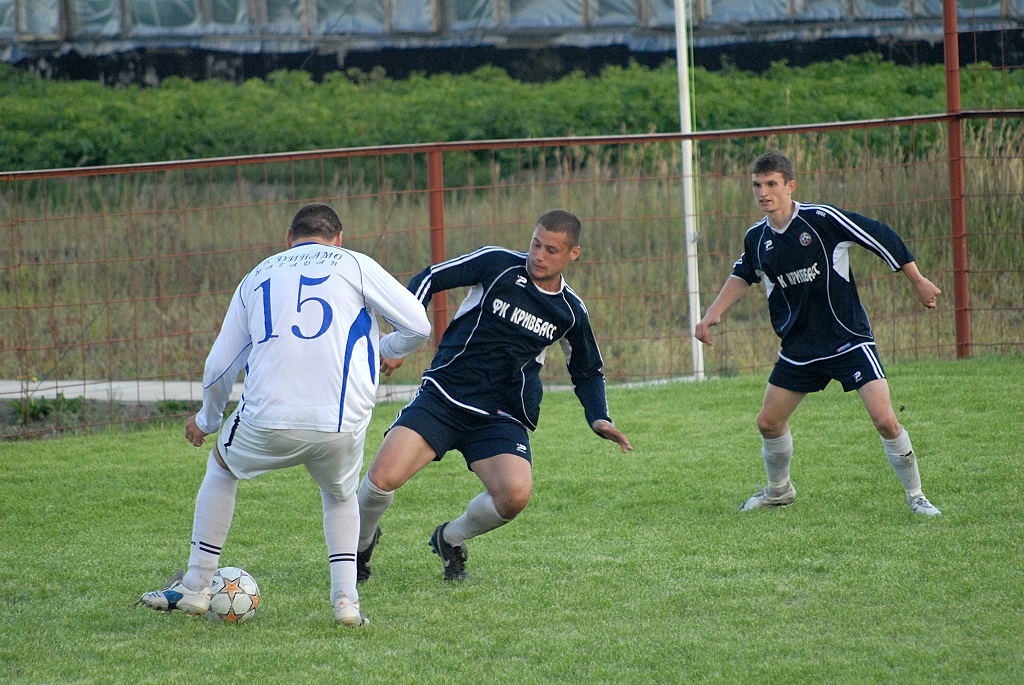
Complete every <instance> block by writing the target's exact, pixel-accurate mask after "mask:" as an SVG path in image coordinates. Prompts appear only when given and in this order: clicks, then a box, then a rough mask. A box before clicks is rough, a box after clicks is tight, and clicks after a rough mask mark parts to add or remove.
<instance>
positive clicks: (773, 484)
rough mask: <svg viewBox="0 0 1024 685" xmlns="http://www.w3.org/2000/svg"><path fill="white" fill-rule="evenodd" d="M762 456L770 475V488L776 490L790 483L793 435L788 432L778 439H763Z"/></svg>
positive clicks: (767, 472)
mask: <svg viewBox="0 0 1024 685" xmlns="http://www.w3.org/2000/svg"><path fill="white" fill-rule="evenodd" d="M761 456H762V457H763V458H764V470H765V473H766V474H767V475H768V487H769V488H774V489H776V490H778V489H781V488H784V487H786V484H787V483H789V462H790V461H792V459H793V434H792V433H791V432H789V431H788V430H787V431H786V432H785V434H783V435H780V436H779V437H777V438H761Z"/></svg>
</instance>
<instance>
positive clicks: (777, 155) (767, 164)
mask: <svg viewBox="0 0 1024 685" xmlns="http://www.w3.org/2000/svg"><path fill="white" fill-rule="evenodd" d="M775 171H777V172H779V173H780V174H782V180H783V181H785V182H786V183H789V182H790V181H792V180H793V162H791V161H790V160H789V157H787V156H786V155H784V154H782V153H781V152H774V151H773V152H766V153H764V154H763V155H761V156H760V157H758V158H757V159H755V160H754V163H753V164H751V165H750V175H751V176H757V175H759V174H770V173H772V172H775Z"/></svg>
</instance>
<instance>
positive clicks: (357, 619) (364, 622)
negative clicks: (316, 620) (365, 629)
mask: <svg viewBox="0 0 1024 685" xmlns="http://www.w3.org/2000/svg"><path fill="white" fill-rule="evenodd" d="M334 622H335V623H337V624H338V625H339V626H346V627H348V628H358V627H359V626H368V625H370V619H368V618H366V617H365V616H363V613H362V612H361V611H359V602H353V601H351V600H350V599H349V598H348V597H346V596H345V595H340V596H339V597H338V599H336V600H334Z"/></svg>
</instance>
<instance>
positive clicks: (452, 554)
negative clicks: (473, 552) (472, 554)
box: [430, 523, 469, 582]
mask: <svg viewBox="0 0 1024 685" xmlns="http://www.w3.org/2000/svg"><path fill="white" fill-rule="evenodd" d="M447 525H448V524H447V523H442V524H441V525H439V526H438V527H437V528H435V529H434V534H433V535H431V536H430V547H431V548H432V549H433V550H434V554H436V555H437V556H439V557H441V561H443V562H444V579H445V580H446V581H448V582H451V581H453V580H465V579H466V578H468V577H469V575H468V574H467V573H466V559H468V558H469V552H468V551H467V550H466V545H465V543H463V544H461V545H459V546H458V547H456V546H455V545H450V544H448V543H447V542H446V541H445V539H444V528H445V526H447Z"/></svg>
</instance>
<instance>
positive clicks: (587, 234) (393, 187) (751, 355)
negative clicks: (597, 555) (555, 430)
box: [0, 111, 1024, 437]
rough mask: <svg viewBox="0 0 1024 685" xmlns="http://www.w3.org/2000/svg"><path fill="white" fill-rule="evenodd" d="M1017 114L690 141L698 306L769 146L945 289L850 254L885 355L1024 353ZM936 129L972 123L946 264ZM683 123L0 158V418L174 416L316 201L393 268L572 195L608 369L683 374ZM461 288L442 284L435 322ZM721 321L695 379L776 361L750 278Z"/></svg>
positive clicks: (480, 241)
mask: <svg viewBox="0 0 1024 685" xmlns="http://www.w3.org/2000/svg"><path fill="white" fill-rule="evenodd" d="M1022 119H1024V112H1022V111H1007V112H1000V113H980V112H967V113H963V114H961V115H959V116H957V117H952V116H947V115H936V116H928V117H913V118H907V119H901V120H888V121H873V122H859V123H849V124H833V125H828V126H794V127H789V128H784V129H764V130H760V129H758V130H745V131H729V132H725V131H723V132H705V133H700V134H693V135H689V136H686V138H688V139H690V140H692V141H693V143H694V149H695V152H696V156H697V164H696V167H695V172H694V181H695V185H696V188H697V206H696V211H697V215H698V216H697V224H698V230H699V236H700V239H699V242H698V244H697V246H698V260H697V261H698V265H699V270H700V278H699V282H700V299H701V302H702V305H703V306H704V307H706V306H707V305H708V304H710V301H711V299H712V298H713V297H714V296H715V294H716V293H717V291H718V289H719V287H720V286H721V284H722V282H723V281H724V279H725V278H726V277H727V276H728V274H729V272H730V270H731V266H732V263H733V261H734V260H735V259H736V258H737V257H738V256H739V254H740V252H741V251H742V238H743V234H744V232H745V229H746V228H747V227H748V226H749V225H751V224H752V223H754V222H755V221H756V220H758V219H759V218H760V212H759V211H758V209H757V207H756V205H755V203H754V201H753V198H752V194H751V192H750V179H749V173H748V169H749V164H750V162H751V160H752V159H753V158H754V157H755V156H757V155H758V154H760V153H761V152H762V151H764V150H765V149H769V148H771V149H779V150H782V151H784V152H786V153H787V154H789V155H790V156H791V157H792V158H793V160H794V162H795V163H796V166H797V168H798V175H797V182H798V187H797V192H796V193H795V195H794V198H795V199H797V200H803V201H813V202H825V203H829V204H835V205H837V206H840V207H843V208H845V209H850V210H853V211H857V212H860V213H863V214H866V215H869V216H873V217H876V218H879V219H881V220H883V221H886V222H887V223H889V224H890V225H891V226H893V227H894V228H895V229H896V230H897V231H898V232H900V233H901V235H903V236H904V238H905V239H906V240H907V242H908V244H909V245H910V247H911V249H912V251H913V252H914V253H915V255H916V257H917V261H918V264H919V266H920V268H921V270H922V272H923V273H924V274H925V275H927V276H928V277H930V278H931V279H932V280H933V281H935V282H936V284H938V285H939V287H940V288H942V290H943V291H944V294H943V295H942V296H941V298H940V303H939V306H938V308H937V309H936V310H925V309H924V308H923V307H921V306H920V305H919V304H918V303H917V301H916V298H915V297H914V296H913V293H912V291H911V290H910V288H909V286H908V284H907V283H906V282H905V279H903V277H902V276H901V275H899V274H892V273H891V272H889V270H888V269H887V268H886V267H885V266H884V265H883V264H882V263H881V262H880V261H878V260H877V259H875V258H873V256H872V255H870V254H869V253H867V252H866V251H857V252H860V253H863V254H856V255H855V256H854V261H853V269H854V272H855V274H856V276H857V280H858V284H859V287H860V290H861V294H862V299H863V301H864V303H865V306H866V308H867V310H868V313H869V316H870V317H871V320H872V323H873V325H874V328H875V333H876V337H877V340H878V344H879V349H880V351H881V353H882V356H883V361H884V362H886V363H889V364H892V363H899V362H904V361H909V360H917V359H953V358H955V357H957V356H965V355H979V354H1020V353H1022V352H1024V193H1022V190H1021V189H1022V188H1024V127H1022V126H1021V121H1022ZM950 122H956V123H957V125H958V126H959V125H962V126H963V131H964V137H963V151H962V158H963V169H964V192H963V197H962V198H959V201H962V203H963V206H964V208H965V216H966V236H964V238H965V240H962V241H961V242H962V246H963V247H964V248H965V250H966V252H965V255H964V256H965V257H966V263H965V264H959V265H958V264H957V259H956V254H955V250H954V245H955V244H956V240H955V238H956V236H955V235H954V230H953V225H952V222H951V206H952V203H953V202H954V201H958V199H957V198H953V197H951V192H950V187H951V185H950V180H949V179H950V176H949V170H950V154H949V148H948V135H947V127H948V126H949V124H950ZM683 138H684V136H683V135H682V134H674V135H670V134H657V135H649V136H618V137H601V138H567V139H544V140H519V141H490V142H477V143H454V144H436V145H416V146H405V147H388V148H360V149H343V150H327V151H319V152H308V153H295V154H276V155H264V156H255V157H239V158H225V159H209V160H193V161H187V162H172V163H162V164H144V165H131V166H121V167H103V168H83V169H68V170H54V171H38V172H18V173H3V174H0V230H2V231H3V240H2V245H3V246H2V247H0V293H2V295H0V319H2V321H3V322H4V325H3V326H2V327H0V427H2V431H3V433H2V434H3V435H4V436H7V437H15V436H18V437H31V436H43V435H51V434H56V433H60V432H62V431H67V430H74V431H88V430H90V429H92V428H94V427H97V426H104V427H105V426H111V425H117V426H124V427H126V428H127V427H130V426H133V425H138V424H140V423H148V422H151V421H153V420H162V419H166V418H173V419H174V420H175V421H178V420H180V416H181V415H183V414H184V413H187V412H188V411H191V410H193V409H194V408H195V407H196V406H197V403H198V401H199V400H200V399H201V390H200V388H199V386H198V383H197V382H198V381H199V380H200V379H201V376H202V367H203V362H204V359H205V356H206V352H207V351H208V349H209V347H210V345H211V344H212V342H213V340H214V338H215V336H216V334H217V331H218V328H219V325H220V321H221V319H222V317H223V314H224V311H225V310H226V307H227V302H228V299H229V297H230V294H231V292H232V291H233V289H234V287H235V285H236V284H237V282H238V280H239V279H240V278H241V277H242V276H243V275H244V274H245V273H247V272H248V270H249V269H250V268H251V267H252V266H253V265H254V264H255V263H256V262H257V261H258V260H260V259H261V258H263V257H264V256H266V255H268V254H271V253H273V252H275V251H278V250H280V249H282V248H283V240H284V232H285V230H286V228H287V226H288V223H289V221H290V219H291V216H292V214H293V213H294V212H295V210H296V209H298V207H299V206H301V205H302V204H303V203H305V202H308V201H322V202H327V203H329V204H331V205H332V206H333V207H334V208H335V209H336V210H337V211H338V213H339V214H340V216H341V217H342V220H343V222H344V223H345V236H344V240H345V246H346V247H348V248H351V249H354V250H358V251H361V252H365V253H367V254H369V255H371V256H373V257H374V258H375V259H377V260H378V261H379V262H381V263H382V264H383V265H384V266H385V267H387V268H388V269H389V270H391V271H392V272H393V273H395V274H396V275H397V276H398V277H399V279H401V280H407V279H408V278H409V276H410V275H411V274H413V273H415V272H417V271H419V270H420V269H422V268H423V267H424V266H426V265H427V264H429V263H432V262H436V261H439V260H440V259H443V258H445V257H452V256H455V255H458V254H461V253H464V252H467V251H469V250H472V249H475V248H477V247H479V246H482V245H487V244H498V245H504V246H508V247H513V248H519V249H526V247H527V243H528V239H529V236H530V233H531V232H532V228H533V225H534V222H535V220H536V218H537V217H538V216H539V215H540V214H541V213H542V212H544V211H546V210H547V209H550V208H553V207H564V208H567V209H570V210H572V211H574V212H575V213H577V214H578V215H580V216H581V217H582V219H583V221H584V238H583V253H582V256H581V258H580V260H579V261H578V262H577V263H575V264H573V265H571V266H570V267H569V270H568V271H567V273H566V277H567V280H568V281H569V283H570V284H571V285H572V286H573V288H574V289H575V290H576V291H577V292H579V293H580V294H581V295H582V296H583V298H584V299H585V301H586V302H587V304H588V307H589V309H590V311H591V315H592V317H593V321H594V325H595V329H596V332H597V336H598V339H599V342H600V343H601V347H602V352H603V355H604V358H605V372H606V375H607V377H608V380H609V382H610V383H612V384H616V383H634V382H646V381H654V380H662V379H668V378H678V377H686V376H688V375H691V374H692V373H693V371H694V369H693V363H692V359H691V344H692V336H691V332H690V330H689V323H688V317H689V312H688V309H687V285H686V284H687V273H686V268H687V266H686V244H685V240H684V232H683V207H682V204H683V203H682V196H681V192H680V188H681V187H682V178H681V175H680V171H679V170H680V168H681V165H680V161H681V160H680V142H681V141H682V140H683ZM957 279H959V280H960V281H961V282H962V284H963V285H962V286H961V287H960V290H961V292H958V293H957V296H956V297H955V298H954V290H955V288H954V282H955V281H956V280H957ZM964 288H966V291H964ZM459 298H460V293H453V294H451V298H450V299H448V300H445V299H444V298H438V299H435V301H434V303H433V304H432V308H433V312H432V315H433V317H434V322H435V329H436V330H440V329H442V328H443V326H444V324H445V322H446V321H447V320H448V317H450V316H451V315H452V314H453V313H454V310H455V308H456V307H457V304H458V300H459ZM964 321H966V322H967V327H968V330H966V331H964V330H963V323H964ZM958 325H959V328H960V329H961V330H960V331H959V332H958ZM715 331H716V344H715V345H714V346H713V347H711V348H707V349H706V350H705V354H706V357H705V370H706V372H707V373H708V374H709V375H729V374H736V373H742V372H748V371H752V370H763V369H766V368H767V367H768V366H770V365H771V364H772V363H773V361H774V358H775V354H776V351H777V349H778V341H777V339H776V338H775V336H774V333H773V332H772V330H771V327H770V325H769V322H768V319H767V312H766V306H765V302H764V293H763V289H760V288H755V289H752V291H751V292H750V293H749V294H748V295H747V296H746V297H745V298H744V299H743V300H742V301H741V302H740V303H739V304H738V305H736V306H735V307H733V309H732V310H730V312H729V314H728V315H727V318H726V320H725V321H724V322H723V324H722V325H721V326H719V327H718V328H717V329H715ZM958 334H959V338H958ZM430 352H431V350H430V349H429V346H428V348H425V349H424V350H422V351H421V352H418V353H417V354H416V355H414V357H413V358H411V359H410V360H408V361H407V362H406V364H405V366H404V367H403V368H402V369H401V370H400V371H399V373H398V374H397V375H396V377H395V378H393V379H391V381H390V384H386V385H384V386H382V396H384V397H387V396H388V393H389V391H390V392H393V391H394V389H395V388H399V387H407V386H409V385H415V384H416V383H417V382H418V378H419V372H420V371H421V370H422V369H423V368H424V367H425V366H426V365H427V363H428V362H429V357H430ZM544 378H545V381H546V382H547V383H548V384H554V385H560V384H564V383H567V382H568V379H567V375H566V373H565V368H564V364H563V363H562V357H561V353H560V352H554V353H552V354H550V355H549V356H548V362H547V366H546V368H545V371H544Z"/></svg>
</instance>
